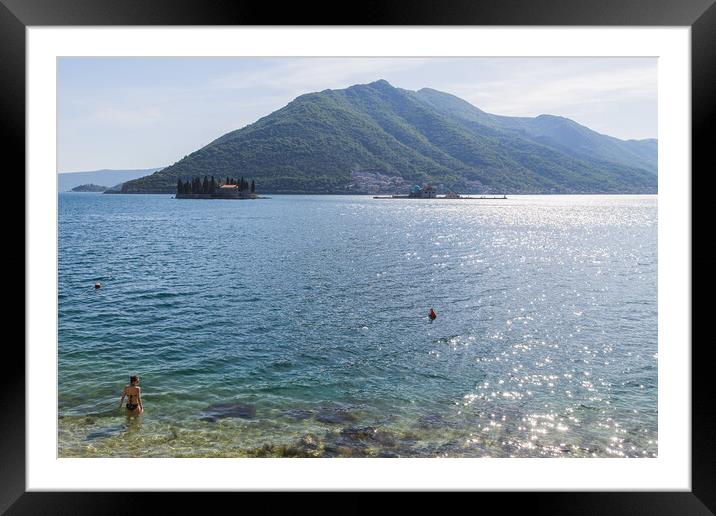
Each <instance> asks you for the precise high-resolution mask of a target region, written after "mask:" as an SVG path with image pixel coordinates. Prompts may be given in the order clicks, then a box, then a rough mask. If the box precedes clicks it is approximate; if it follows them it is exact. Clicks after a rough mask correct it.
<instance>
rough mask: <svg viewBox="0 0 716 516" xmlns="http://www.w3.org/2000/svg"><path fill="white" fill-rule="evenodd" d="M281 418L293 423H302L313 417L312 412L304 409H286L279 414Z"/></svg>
mask: <svg viewBox="0 0 716 516" xmlns="http://www.w3.org/2000/svg"><path fill="white" fill-rule="evenodd" d="M281 416H282V417H286V418H288V419H292V420H293V421H303V420H304V419H310V418H311V417H313V412H312V411H310V410H306V409H297V408H294V409H288V410H286V411H284V412H282V413H281Z"/></svg>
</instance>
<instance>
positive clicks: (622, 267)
mask: <svg viewBox="0 0 716 516" xmlns="http://www.w3.org/2000/svg"><path fill="white" fill-rule="evenodd" d="M59 235H60V241H59V250H60V253H59V299H58V302H59V454H60V456H64V457H68V456H147V457H185V456H201V457H213V456H324V457H332V456H353V457H356V456H383V457H394V456H399V457H415V456H417V457H435V456H450V457H482V456H494V457H509V456H525V457H542V456H558V457H570V456H574V457H583V456H600V457H611V456H628V457H643V456H648V457H651V456H656V454H657V361H658V359H657V303H656V297H657V198H656V196H513V197H512V198H510V199H508V200H506V201H505V200H501V201H489V200H483V201H433V200H374V199H372V198H370V197H368V196H351V197H342V196H272V198H271V199H264V200H254V201H232V200H176V199H172V198H171V196H168V195H167V196H162V195H101V194H82V193H61V194H60V196H59ZM96 281H100V282H101V283H102V285H103V287H102V288H101V289H100V290H95V289H94V288H93V285H94V283H95V282H96ZM430 307H434V308H435V310H436V311H437V313H438V318H437V319H436V320H435V321H434V322H432V323H431V322H430V321H429V320H428V318H427V317H426V316H427V312H428V310H429V308H430ZM130 374H138V375H140V377H141V385H142V391H143V400H144V404H145V413H144V414H143V415H142V416H141V417H138V418H137V417H135V418H129V417H127V416H126V415H125V413H124V412H123V410H120V409H119V408H118V406H119V396H120V393H121V390H122V388H123V386H124V385H125V384H126V383H127V378H128V376H129V375H130Z"/></svg>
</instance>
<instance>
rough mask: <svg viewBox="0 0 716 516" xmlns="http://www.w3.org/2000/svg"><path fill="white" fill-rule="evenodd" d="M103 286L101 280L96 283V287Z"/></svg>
mask: <svg viewBox="0 0 716 516" xmlns="http://www.w3.org/2000/svg"><path fill="white" fill-rule="evenodd" d="M101 287H102V284H101V283H100V282H99V281H98V282H97V283H95V284H94V288H101Z"/></svg>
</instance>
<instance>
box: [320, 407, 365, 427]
mask: <svg viewBox="0 0 716 516" xmlns="http://www.w3.org/2000/svg"><path fill="white" fill-rule="evenodd" d="M315 419H316V421H320V422H321V423H328V424H329V425H345V424H347V423H353V422H354V421H356V420H357V419H358V418H357V417H356V416H354V415H353V414H351V413H350V412H348V411H347V410H343V409H339V408H333V407H323V408H321V409H319V411H318V413H317V414H316V416H315Z"/></svg>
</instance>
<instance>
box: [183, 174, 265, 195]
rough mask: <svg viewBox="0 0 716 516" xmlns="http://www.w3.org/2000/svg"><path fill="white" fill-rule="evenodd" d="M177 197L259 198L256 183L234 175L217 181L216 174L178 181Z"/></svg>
mask: <svg viewBox="0 0 716 516" xmlns="http://www.w3.org/2000/svg"><path fill="white" fill-rule="evenodd" d="M176 198H177V199H257V196H256V183H255V182H254V180H253V179H252V180H251V183H249V182H248V181H246V180H244V178H243V177H242V178H241V179H236V178H234V177H227V178H226V180H225V181H223V182H222V181H221V180H219V181H217V180H216V179H214V176H211V177H208V176H204V178H203V179H202V178H201V177H195V178H194V179H192V180H191V181H182V180H181V179H179V180H178V181H177V193H176Z"/></svg>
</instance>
